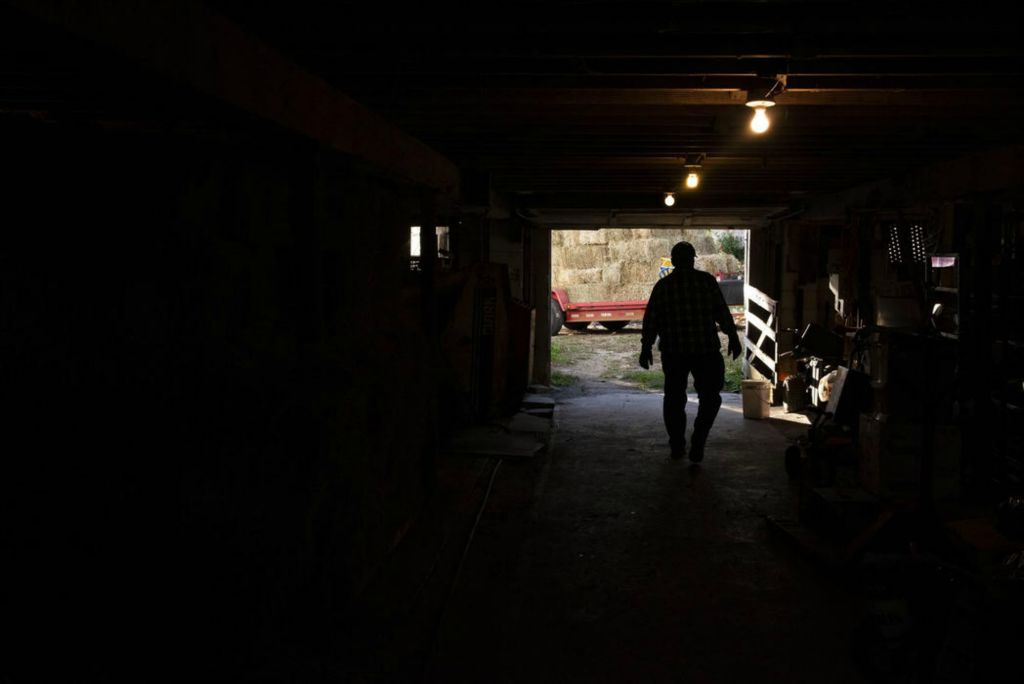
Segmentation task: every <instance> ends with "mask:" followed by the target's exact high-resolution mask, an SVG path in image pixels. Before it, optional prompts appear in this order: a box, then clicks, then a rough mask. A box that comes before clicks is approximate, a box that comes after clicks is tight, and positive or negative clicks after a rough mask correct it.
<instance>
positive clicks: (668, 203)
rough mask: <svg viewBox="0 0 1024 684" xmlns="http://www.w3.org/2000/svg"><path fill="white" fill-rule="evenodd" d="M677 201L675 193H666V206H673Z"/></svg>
mask: <svg viewBox="0 0 1024 684" xmlns="http://www.w3.org/2000/svg"><path fill="white" fill-rule="evenodd" d="M675 203H676V198H675V195H673V194H672V193H671V192H666V193H665V206H666V207H671V206H672V205H673V204H675Z"/></svg>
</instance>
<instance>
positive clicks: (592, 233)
mask: <svg viewBox="0 0 1024 684" xmlns="http://www.w3.org/2000/svg"><path fill="white" fill-rule="evenodd" d="M577 236H578V244H581V245H607V244H608V238H607V237H606V236H605V231H604V229H601V230H580V231H577Z"/></svg>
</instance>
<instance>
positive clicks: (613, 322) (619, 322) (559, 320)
mask: <svg viewBox="0 0 1024 684" xmlns="http://www.w3.org/2000/svg"><path fill="white" fill-rule="evenodd" d="M646 310H647V300H646V299H635V300H628V301H621V302H579V303H573V302H570V301H569V294H568V293H567V292H566V291H565V290H562V289H554V290H551V335H552V336H554V335H557V334H558V331H559V330H561V329H562V325H563V324H564V325H565V326H566V327H567V328H575V329H577V330H582V329H584V328H586V327H587V326H588V325H590V324H591V323H600V324H601V325H602V326H603V327H605V328H608V329H609V330H622V329H623V328H625V327H626V326H627V325H629V322H630V321H642V320H643V319H644V311H646ZM729 310H730V311H731V313H732V315H733V318H742V317H743V315H744V309H743V305H742V304H741V305H738V306H736V305H733V306H730V307H729Z"/></svg>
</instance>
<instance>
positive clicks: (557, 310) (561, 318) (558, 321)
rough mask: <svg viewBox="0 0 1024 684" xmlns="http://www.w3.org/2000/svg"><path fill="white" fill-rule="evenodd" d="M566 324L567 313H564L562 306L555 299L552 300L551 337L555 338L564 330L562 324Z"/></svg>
mask: <svg viewBox="0 0 1024 684" xmlns="http://www.w3.org/2000/svg"><path fill="white" fill-rule="evenodd" d="M563 323H565V312H564V311H562V305H561V304H559V303H558V300H557V299H555V298H552V299H551V336H552V337H554V336H555V335H557V334H558V331H559V330H561V329H562V324H563Z"/></svg>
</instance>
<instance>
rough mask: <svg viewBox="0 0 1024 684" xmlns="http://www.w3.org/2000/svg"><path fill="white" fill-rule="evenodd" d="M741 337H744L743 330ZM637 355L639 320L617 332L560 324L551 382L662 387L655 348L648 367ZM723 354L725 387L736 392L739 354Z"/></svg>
mask: <svg viewBox="0 0 1024 684" xmlns="http://www.w3.org/2000/svg"><path fill="white" fill-rule="evenodd" d="M719 336H720V337H721V339H722V349H723V355H725V354H724V350H725V349H726V347H727V341H726V337H725V335H722V334H721V333H719ZM740 337H741V339H742V337H743V333H742V331H741V332H740ZM639 356H640V323H639V322H636V323H630V324H629V325H628V326H627V327H626V328H624V329H622V330H619V331H617V332H610V331H608V330H605V329H604V328H602V327H601V326H599V325H596V324H594V325H591V327H590V328H588V329H587V330H582V331H574V330H569V329H567V328H562V330H561V331H560V332H559V333H558V335H555V336H554V337H552V338H551V382H552V384H553V385H556V386H558V387H569V386H574V385H580V386H581V389H582V388H584V387H591V388H594V389H598V388H599V387H596V386H599V385H600V384H602V383H604V384H610V385H619V386H625V387H633V388H637V389H642V390H648V391H655V392H656V391H661V390H662V389H663V388H664V387H665V374H664V373H663V372H662V371H661V359H660V355H659V354H658V350H657V349H655V350H654V365H653V366H652V367H651V369H650V370H644V369H643V368H641V367H640V365H639V363H638V362H637V360H638V358H639ZM725 357H726V358H725V390H724V391H726V392H739V390H740V382H741V381H742V379H743V362H742V357H741V358H738V359H736V360H733V359H731V358H729V357H728V355H725ZM691 389H692V380H691Z"/></svg>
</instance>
